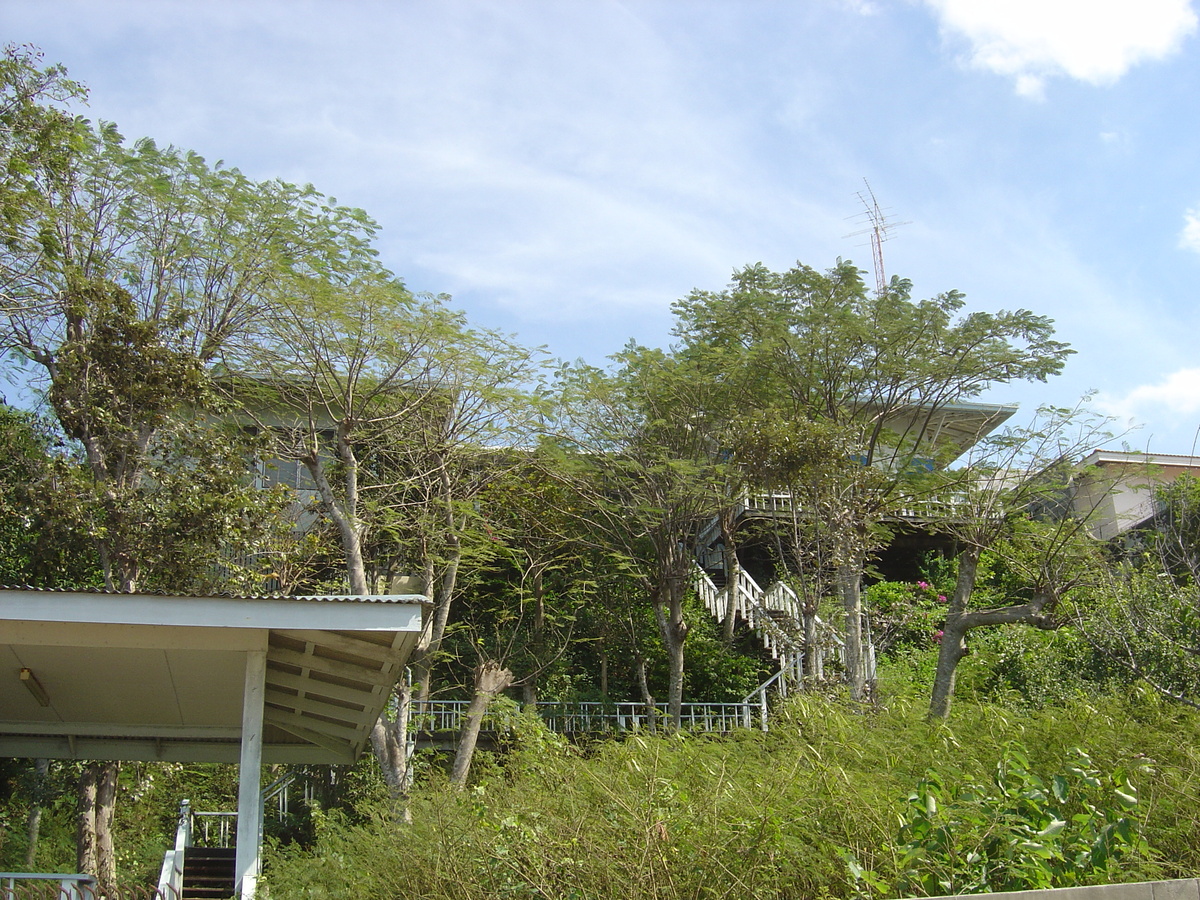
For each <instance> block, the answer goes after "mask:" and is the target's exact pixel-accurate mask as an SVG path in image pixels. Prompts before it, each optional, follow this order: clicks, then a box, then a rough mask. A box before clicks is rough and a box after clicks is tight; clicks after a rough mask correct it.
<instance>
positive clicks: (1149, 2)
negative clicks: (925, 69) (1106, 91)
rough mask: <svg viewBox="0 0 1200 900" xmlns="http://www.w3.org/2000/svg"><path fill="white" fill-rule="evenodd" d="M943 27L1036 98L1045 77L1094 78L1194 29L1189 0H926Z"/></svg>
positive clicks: (1156, 55)
mask: <svg viewBox="0 0 1200 900" xmlns="http://www.w3.org/2000/svg"><path fill="white" fill-rule="evenodd" d="M925 3H926V4H927V5H928V6H930V7H931V8H932V9H933V10H934V12H935V13H936V15H937V17H938V19H939V22H940V26H941V30H942V34H943V35H944V36H950V35H953V36H955V37H957V38H965V39H966V41H967V42H968V43H969V44H970V48H971V49H970V61H971V63H972V64H973V65H975V66H978V67H980V68H984V69H989V70H991V71H993V72H996V73H997V74H999V75H1005V76H1009V77H1011V78H1013V79H1014V80H1015V83H1016V89H1017V93H1019V94H1020V95H1022V96H1025V97H1031V98H1034V99H1040V98H1041V96H1042V92H1043V90H1044V85H1045V80H1046V79H1047V78H1048V77H1051V76H1056V75H1066V76H1068V77H1070V78H1075V79H1077V80H1079V81H1084V82H1087V83H1089V84H1094V85H1104V84H1111V83H1113V82H1115V81H1117V80H1118V79H1119V78H1121V76H1123V75H1124V74H1125V73H1126V72H1127V71H1129V69H1130V68H1132V67H1133V66H1134V65H1136V64H1138V63H1140V62H1143V61H1146V60H1156V59H1162V58H1164V57H1166V56H1169V55H1170V54H1172V53H1174V52H1176V51H1177V50H1178V49H1179V46H1180V44H1182V42H1183V40H1184V38H1186V37H1188V36H1189V35H1191V34H1192V33H1193V32H1194V31H1195V30H1196V25H1197V18H1196V14H1195V12H1193V10H1192V8H1191V0H1106V2H1104V3H1097V2H1095V0H925Z"/></svg>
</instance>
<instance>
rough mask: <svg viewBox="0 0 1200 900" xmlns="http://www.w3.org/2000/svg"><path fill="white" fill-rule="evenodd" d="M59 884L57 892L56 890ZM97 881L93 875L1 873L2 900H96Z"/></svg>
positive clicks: (0, 893)
mask: <svg viewBox="0 0 1200 900" xmlns="http://www.w3.org/2000/svg"><path fill="white" fill-rule="evenodd" d="M55 882H57V890H56V888H55ZM98 896H99V894H98V893H97V889H96V879H95V878H93V877H92V876H91V875H48V874H45V873H35V872H0V898H2V900H25V898H39V900H41V898H46V900H51V898H53V900H96V898H97V897H98Z"/></svg>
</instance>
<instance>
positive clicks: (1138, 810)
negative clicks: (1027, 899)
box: [849, 742, 1150, 897]
mask: <svg viewBox="0 0 1200 900" xmlns="http://www.w3.org/2000/svg"><path fill="white" fill-rule="evenodd" d="M1139 768H1140V769H1141V770H1142V772H1143V773H1146V772H1148V770H1149V767H1148V766H1145V765H1143V766H1140V767H1139ZM1144 818H1145V809H1144V808H1143V807H1142V806H1141V804H1140V802H1139V799H1138V793H1137V790H1136V788H1135V787H1134V786H1133V784H1132V783H1131V782H1130V780H1129V778H1128V776H1127V773H1126V772H1125V771H1124V770H1123V769H1120V768H1118V769H1116V770H1115V771H1113V772H1111V773H1107V774H1106V773H1103V772H1101V771H1100V770H1099V769H1097V768H1096V767H1095V766H1094V765H1093V763H1092V760H1091V758H1090V757H1089V756H1088V755H1087V754H1086V753H1084V752H1083V751H1081V750H1074V751H1073V753H1072V758H1070V759H1069V760H1068V761H1067V764H1066V766H1065V767H1064V768H1063V769H1062V770H1061V771H1060V772H1059V773H1058V774H1056V775H1054V776H1052V777H1050V778H1042V777H1041V776H1039V775H1037V774H1035V773H1034V772H1032V771H1030V761H1029V754H1028V752H1027V751H1026V750H1025V748H1024V747H1022V746H1021V745H1020V744H1019V743H1016V742H1013V743H1010V744H1008V745H1007V746H1006V747H1005V748H1004V751H1003V755H1002V756H1001V758H1000V761H999V762H998V763H997V765H996V770H995V773H994V775H993V777H992V779H991V781H990V783H987V784H978V783H972V782H971V781H970V780H969V779H966V778H964V777H963V775H962V774H961V773H958V772H952V771H949V772H948V771H941V770H938V769H931V770H930V771H928V772H927V773H926V774H925V775H924V777H922V778H921V780H920V781H919V782H918V784H917V787H916V789H915V790H914V791H912V792H911V793H910V794H909V795H908V798H907V800H906V804H905V810H904V812H903V813H902V815H901V825H900V829H899V832H898V834H897V839H896V843H895V844H893V845H891V846H890V847H889V848H888V850H890V852H892V853H894V854H895V855H896V858H897V863H896V867H897V869H898V870H899V872H900V873H901V874H900V875H899V877H898V878H896V879H895V881H894V882H892V883H891V884H890V885H889V884H886V883H884V882H882V881H881V880H880V879H879V878H878V877H877V876H875V875H874V873H871V872H868V871H866V870H864V869H862V867H861V866H859V865H858V864H857V863H855V862H854V861H853V860H850V861H849V865H850V870H851V875H852V877H854V878H855V880H856V881H857V882H860V883H862V884H863V885H868V886H870V887H871V888H874V889H875V890H876V891H878V892H880V893H883V894H885V895H887V896H900V897H910V896H938V895H943V894H977V893H986V892H991V891H1020V890H1040V889H1048V888H1060V887H1074V886H1077V885H1083V884H1097V883H1100V884H1103V883H1107V882H1109V881H1111V880H1113V879H1114V878H1115V877H1118V876H1119V873H1120V870H1121V863H1122V861H1123V859H1124V858H1125V857H1126V856H1127V855H1129V856H1132V857H1135V858H1141V859H1145V858H1147V857H1148V856H1149V854H1150V847H1149V845H1148V844H1147V843H1146V841H1145V839H1144V838H1143V837H1142V829H1143V821H1144Z"/></svg>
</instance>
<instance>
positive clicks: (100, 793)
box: [96, 762, 121, 893]
mask: <svg viewBox="0 0 1200 900" xmlns="http://www.w3.org/2000/svg"><path fill="white" fill-rule="evenodd" d="M120 770H121V766H120V763H115V762H106V763H103V764H101V766H100V773H99V777H98V779H97V782H96V864H97V869H98V870H97V872H96V880H97V881H98V882H99V885H100V888H101V890H102V891H107V892H110V893H111V892H112V891H113V890H114V889H115V888H116V885H117V854H116V850H115V848H114V846H113V834H112V821H113V812H114V811H115V809H116V804H117V774H118V773H119V772H120Z"/></svg>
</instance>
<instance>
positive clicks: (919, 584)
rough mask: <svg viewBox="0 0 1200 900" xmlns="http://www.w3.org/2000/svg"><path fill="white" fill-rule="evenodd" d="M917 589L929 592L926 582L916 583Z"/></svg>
mask: <svg viewBox="0 0 1200 900" xmlns="http://www.w3.org/2000/svg"><path fill="white" fill-rule="evenodd" d="M917 587H919V588H920V589H921V590H923V591H927V590H929V582H928V581H918V582H917Z"/></svg>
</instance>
